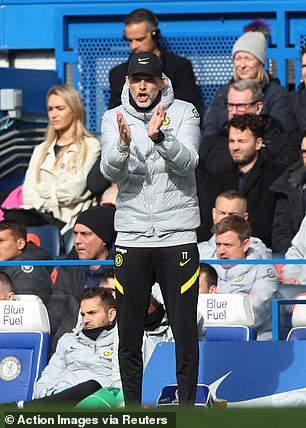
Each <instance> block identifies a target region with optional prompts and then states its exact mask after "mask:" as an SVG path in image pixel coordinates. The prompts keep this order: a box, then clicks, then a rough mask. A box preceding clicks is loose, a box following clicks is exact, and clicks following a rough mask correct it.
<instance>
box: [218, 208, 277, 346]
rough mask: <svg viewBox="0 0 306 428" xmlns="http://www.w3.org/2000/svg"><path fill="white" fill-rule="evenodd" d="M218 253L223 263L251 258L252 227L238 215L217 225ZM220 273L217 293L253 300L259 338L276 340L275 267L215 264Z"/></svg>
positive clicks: (227, 218) (230, 263) (229, 217)
mask: <svg viewBox="0 0 306 428" xmlns="http://www.w3.org/2000/svg"><path fill="white" fill-rule="evenodd" d="M214 231H215V236H216V253H217V257H216V258H218V259H220V260H227V259H230V260H243V259H247V258H248V256H247V253H248V249H249V246H250V237H251V227H250V225H249V223H248V222H247V221H246V220H245V219H243V218H241V217H238V216H237V215H231V216H228V217H225V218H224V219H223V220H221V221H219V222H218V223H216V225H215V226H214ZM214 268H215V269H216V271H217V273H218V285H217V293H241V294H246V295H247V296H248V298H249V299H250V302H251V305H252V308H253V311H254V316H255V328H256V330H257V339H259V340H271V338H272V300H273V299H274V298H275V293H276V290H277V287H278V276H277V273H276V271H275V269H274V267H273V265H263V264H239V263H237V264H233V263H232V262H229V263H225V264H222V265H214Z"/></svg>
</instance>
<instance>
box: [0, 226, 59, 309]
mask: <svg viewBox="0 0 306 428" xmlns="http://www.w3.org/2000/svg"><path fill="white" fill-rule="evenodd" d="M0 260H1V261H7V260H9V261H13V260H15V261H18V260H52V257H51V256H50V255H49V254H48V252H47V251H46V250H44V249H43V248H40V247H38V246H37V245H35V244H33V242H32V241H30V242H27V231H26V228H25V226H24V225H23V224H22V223H20V222H17V221H15V220H3V221H1V222H0ZM52 271H53V266H32V265H20V266H0V272H4V273H6V274H7V275H9V276H10V278H11V280H12V282H13V287H14V291H15V294H34V295H36V296H39V297H40V298H41V299H42V300H43V301H44V303H46V302H47V301H48V299H49V297H50V295H51V293H52V281H51V278H50V275H51V273H52Z"/></svg>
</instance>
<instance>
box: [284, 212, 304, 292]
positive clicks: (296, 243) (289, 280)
mask: <svg viewBox="0 0 306 428" xmlns="http://www.w3.org/2000/svg"><path fill="white" fill-rule="evenodd" d="M305 238H306V217H304V219H303V221H302V223H301V226H300V228H299V230H298V232H297V234H296V235H295V237H294V238H293V239H292V242H291V246H290V247H289V248H288V250H287V252H286V254H285V258H286V259H301V260H305V257H306V239H305ZM283 282H284V283H286V284H306V266H305V265H304V264H297V263H294V264H288V265H287V264H286V265H285V266H284V267H283Z"/></svg>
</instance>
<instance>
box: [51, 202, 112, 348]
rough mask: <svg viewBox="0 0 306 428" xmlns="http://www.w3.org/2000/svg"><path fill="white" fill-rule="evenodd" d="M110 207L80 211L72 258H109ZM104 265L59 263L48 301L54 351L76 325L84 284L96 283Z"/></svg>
mask: <svg viewBox="0 0 306 428" xmlns="http://www.w3.org/2000/svg"><path fill="white" fill-rule="evenodd" d="M114 214H115V210H114V208H112V207H101V206H96V207H91V208H89V209H88V210H86V211H84V212H82V213H81V214H79V216H78V217H77V219H76V222H75V226H74V229H73V240H74V248H73V250H72V252H71V254H70V257H71V258H75V259H77V260H108V259H110V258H111V257H112V246H113V243H114V240H115V232H114ZM106 268H107V267H106V266H105V265H101V264H97V265H93V266H85V265H82V266H61V267H60V268H59V271H58V275H57V279H56V283H55V286H54V288H53V293H52V297H51V299H50V302H49V304H48V312H49V317H50V324H51V331H52V333H54V334H55V336H54V338H53V341H52V349H53V351H54V350H55V348H56V344H57V340H58V338H59V337H61V336H62V335H63V334H64V333H65V332H67V331H71V329H72V328H73V327H74V326H75V325H76V323H77V320H78V314H79V306H80V298H81V294H82V292H83V290H84V288H85V287H92V286H98V285H99V283H100V277H101V274H102V272H103V271H104V270H105V269H106Z"/></svg>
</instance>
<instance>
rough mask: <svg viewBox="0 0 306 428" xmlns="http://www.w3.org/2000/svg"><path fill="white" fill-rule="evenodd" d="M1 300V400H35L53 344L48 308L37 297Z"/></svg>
mask: <svg viewBox="0 0 306 428" xmlns="http://www.w3.org/2000/svg"><path fill="white" fill-rule="evenodd" d="M16 297H17V299H18V300H15V301H0V403H9V402H13V401H15V402H16V401H20V400H27V401H28V400H31V399H32V397H33V388H34V384H35V382H36V380H37V379H39V377H40V375H41V372H42V370H43V369H44V368H45V366H46V365H47V363H48V359H49V350H50V344H51V335H50V324H49V318H48V313H47V310H46V308H45V306H44V304H43V303H42V301H41V300H40V298H39V297H37V296H30V295H27V296H26V295H25V296H16Z"/></svg>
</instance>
